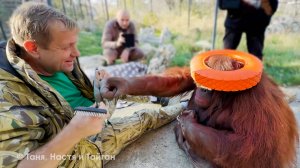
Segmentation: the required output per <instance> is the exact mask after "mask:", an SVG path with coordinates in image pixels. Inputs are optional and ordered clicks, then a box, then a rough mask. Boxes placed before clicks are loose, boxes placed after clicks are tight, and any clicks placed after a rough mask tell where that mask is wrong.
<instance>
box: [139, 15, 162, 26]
mask: <svg viewBox="0 0 300 168" xmlns="http://www.w3.org/2000/svg"><path fill="white" fill-rule="evenodd" d="M158 21H159V19H158V17H157V15H156V14H155V13H153V12H149V13H147V14H146V15H144V18H143V21H142V25H144V26H151V25H155V24H157V23H158Z"/></svg>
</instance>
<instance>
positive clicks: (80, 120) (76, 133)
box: [18, 115, 104, 168]
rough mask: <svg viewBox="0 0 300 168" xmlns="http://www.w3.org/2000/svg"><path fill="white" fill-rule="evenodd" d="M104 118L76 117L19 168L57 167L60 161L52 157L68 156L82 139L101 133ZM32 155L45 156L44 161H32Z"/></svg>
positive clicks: (25, 159)
mask: <svg viewBox="0 0 300 168" xmlns="http://www.w3.org/2000/svg"><path fill="white" fill-rule="evenodd" d="M103 122H104V117H103V118H100V117H88V116H84V117H83V116H80V115H75V116H74V118H73V119H72V120H71V122H70V123H69V124H68V125H67V126H66V127H65V128H64V129H63V130H62V131H61V132H60V133H59V134H58V135H57V136H55V137H54V138H53V139H52V140H51V141H49V142H48V143H46V144H45V145H43V146H42V147H39V148H38V149H36V150H34V151H32V152H30V153H29V157H25V158H24V159H23V160H22V161H21V162H20V163H19V164H18V167H22V168H23V167H28V168H31V167H33V166H34V167H41V168H42V167H47V168H48V167H57V166H58V164H59V162H60V160H59V159H51V158H50V155H51V154H52V155H53V154H55V155H57V156H59V155H60V156H64V155H66V154H67V153H68V152H69V151H70V150H72V148H73V147H74V146H75V144H76V143H78V142H79V141H80V140H81V139H82V138H85V137H87V136H90V135H94V134H97V133H99V132H101V130H102V127H103ZM30 155H36V156H45V159H43V160H38V159H37V160H30Z"/></svg>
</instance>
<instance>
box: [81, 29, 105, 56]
mask: <svg viewBox="0 0 300 168" xmlns="http://www.w3.org/2000/svg"><path fill="white" fill-rule="evenodd" d="M101 37H102V32H100V31H97V32H84V31H81V32H80V33H79V40H78V45H77V47H78V49H79V51H80V53H81V56H88V55H96V54H102V48H101Z"/></svg>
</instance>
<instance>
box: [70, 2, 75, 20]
mask: <svg viewBox="0 0 300 168" xmlns="http://www.w3.org/2000/svg"><path fill="white" fill-rule="evenodd" d="M70 6H71V7H72V10H73V16H74V18H75V20H76V21H77V15H76V8H75V4H74V3H73V0H70Z"/></svg>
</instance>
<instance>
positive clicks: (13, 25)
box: [9, 2, 78, 48]
mask: <svg viewBox="0 0 300 168" xmlns="http://www.w3.org/2000/svg"><path fill="white" fill-rule="evenodd" d="M52 21H61V22H62V23H63V24H64V25H65V27H66V28H67V29H69V30H73V29H74V28H78V26H77V24H76V22H75V21H74V20H72V19H70V18H68V17H67V16H66V15H64V14H63V13H61V12H59V11H57V10H55V9H54V8H52V7H49V6H47V5H46V4H43V3H36V2H35V3H33V2H27V3H24V4H22V5H21V6H19V7H18V8H17V9H16V10H15V11H14V12H13V14H12V16H11V17H10V20H9V25H10V30H11V34H12V38H13V39H14V41H15V42H16V43H17V44H18V45H19V46H22V45H23V42H24V41H25V40H34V41H36V42H37V44H39V45H41V46H42V47H45V48H47V47H48V44H49V42H50V41H51V34H50V31H49V25H50V24H51V22H52Z"/></svg>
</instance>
